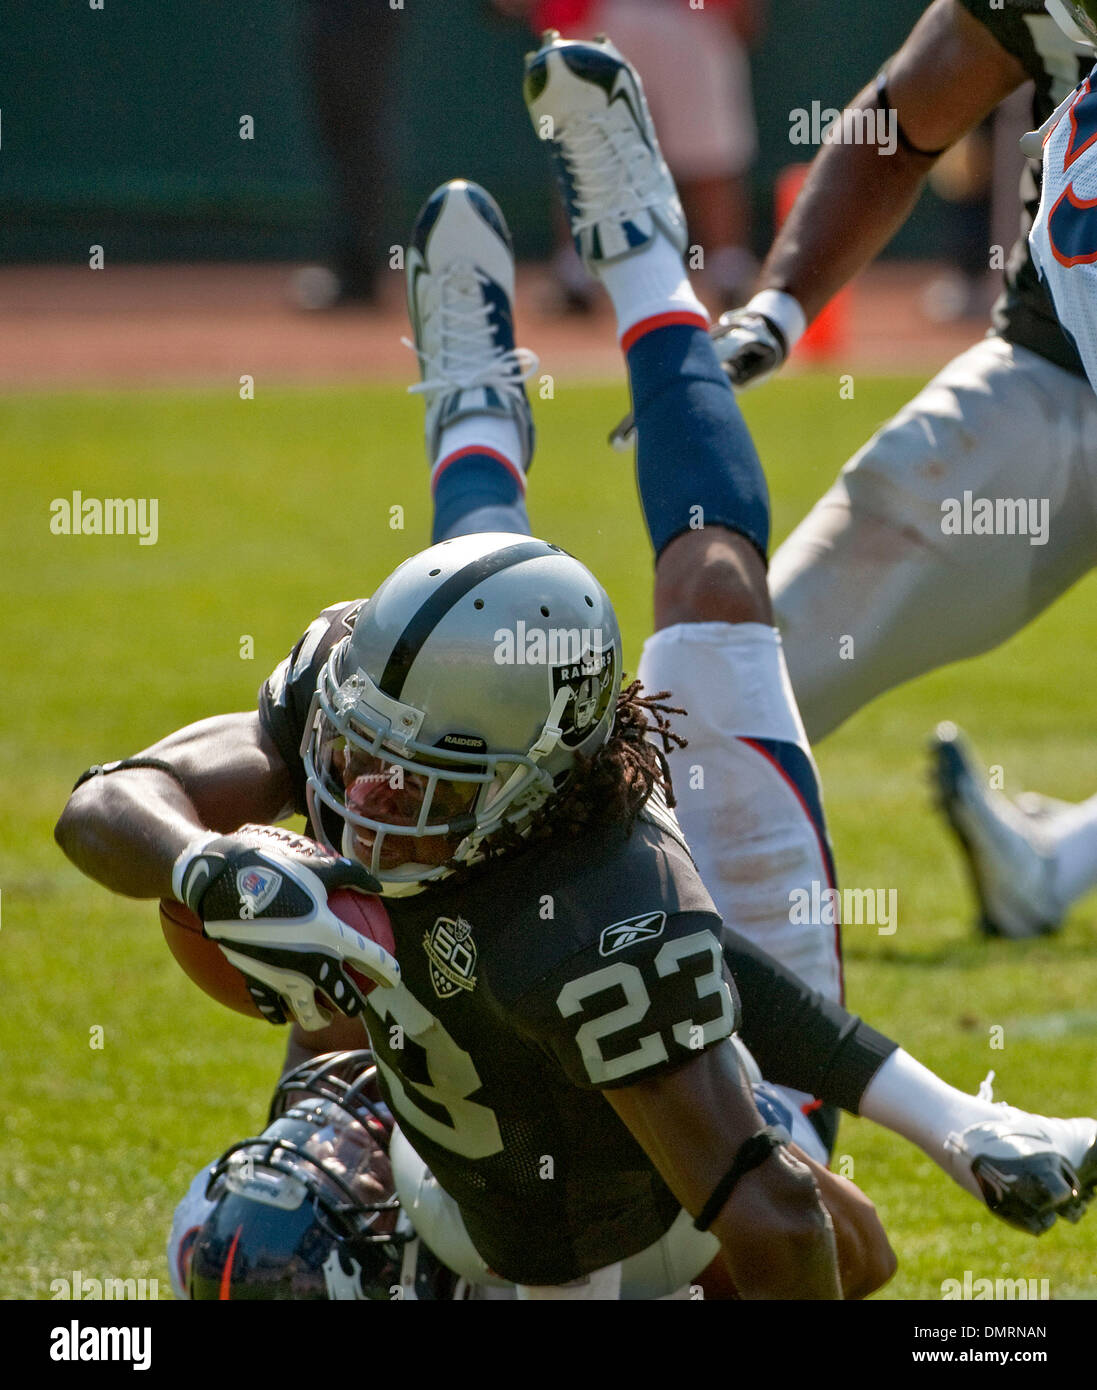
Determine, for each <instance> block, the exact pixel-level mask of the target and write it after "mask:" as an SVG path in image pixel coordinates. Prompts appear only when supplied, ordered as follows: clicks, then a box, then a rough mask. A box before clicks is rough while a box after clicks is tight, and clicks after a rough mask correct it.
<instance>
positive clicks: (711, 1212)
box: [693, 1125, 788, 1231]
mask: <svg viewBox="0 0 1097 1390" xmlns="http://www.w3.org/2000/svg"><path fill="white" fill-rule="evenodd" d="M787 1142H788V1141H787V1140H786V1138H785V1136H784V1135H783V1134H782V1133H781V1132H780V1131H779V1130H777V1129H775V1128H774V1126H773V1125H766V1127H765V1129H760V1130H759V1131H758V1133H757V1134H752V1135H751V1136H750V1138H749V1139H747V1140H746V1141H745V1142H744V1143H743V1144H741V1145H740V1146H739V1152H738V1153H737V1154H736V1155H735V1158H734V1159H733V1160H732V1164H731V1167H730V1168H729V1169H728V1170H727V1172H726V1173H725V1174H724V1176H723V1177H722V1178H721V1179H720V1181H719V1182H718V1183H717V1184H716V1186H715V1188H714V1189H713V1192H712V1196H711V1197H710V1198H709V1199H708V1201H707V1202H706V1203H705V1205H704V1207H703V1208H702V1210H701V1215H700V1216H699V1217H698V1218H697V1220H696V1221H695V1222H694V1223H693V1229H694V1230H695V1231H707V1230H708V1228H709V1227H710V1226H711V1225H712V1223H713V1222H714V1221H715V1220H716V1218H717V1217H718V1216H719V1215H720V1212H721V1211H722V1210H723V1207H724V1204H725V1203H726V1202H727V1200H728V1198H729V1197H730V1196H731V1194H732V1191H733V1190H734V1188H735V1184H736V1183H737V1182H738V1181H739V1179H740V1178H741V1177H744V1176H745V1175H746V1174H747V1173H749V1172H750V1171H751V1169H752V1168H757V1167H758V1166H759V1165H760V1164H762V1163H765V1161H766V1159H767V1158H768V1157H769V1156H770V1154H771V1153H772V1152H773V1150H774V1149H776V1148H777V1147H778V1146H779V1145H781V1144H785V1143H787Z"/></svg>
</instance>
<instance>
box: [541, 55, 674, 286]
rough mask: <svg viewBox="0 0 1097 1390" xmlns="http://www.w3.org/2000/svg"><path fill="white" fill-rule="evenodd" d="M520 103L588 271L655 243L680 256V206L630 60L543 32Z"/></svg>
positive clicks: (641, 88) (642, 92) (637, 77)
mask: <svg viewBox="0 0 1097 1390" xmlns="http://www.w3.org/2000/svg"><path fill="white" fill-rule="evenodd" d="M524 93H525V98H526V107H527V108H528V110H529V114H530V119H531V120H532V121H533V127H534V129H535V130H536V132H537V134H538V135H539V136H540V137H541V138H543V139H544V140H545V142H546V144H547V145H548V147H549V150H550V152H551V154H552V156H553V163H554V164H555V166H556V176H557V179H558V181H559V184H560V189H561V192H562V193H563V195H564V204H565V207H566V209H567V214H568V219H569V221H570V223H571V232H572V235H573V236H574V237H575V245H576V248H577V250H578V252H579V255H580V256H581V257H582V258H583V261H584V262H585V263H586V265H587V267H588V268H589V269H590V270H592V271H594V270H596V269H597V268H598V266H600V265H604V264H606V263H607V262H610V261H615V260H619V259H620V258H621V257H623V256H631V255H633V254H634V253H636V252H638V251H643V250H645V249H646V248H647V247H648V246H650V245H651V243H652V241H653V240H654V238H655V237H656V236H658V235H660V234H662V235H664V236H666V237H667V238H668V240H669V241H670V242H671V244H672V245H673V246H674V247H675V248H676V250H677V251H678V254H679V255H684V254H685V250H686V246H687V242H688V238H687V234H686V220H685V217H684V216H683V214H682V205H681V203H680V202H679V201H678V191H677V189H676V188H675V186H674V180H673V179H672V178H671V175H670V170H669V169H668V168H667V165H666V160H664V158H663V155H662V151H661V150H660V148H659V141H658V139H657V137H656V134H655V126H654V124H653V123H652V119H651V113H650V112H649V111H648V104H647V100H646V99H645V97H644V89H643V86H642V85H641V82H640V78H639V75H638V74H637V72H636V69H635V68H634V67H633V66H632V64H631V63H629V61H628V59H627V58H625V57H624V56H623V55H622V54H621V53H619V52H618V51H617V49H616V48H614V46H613V44H612V43H610V42H609V40H608V39H605V38H598V39H596V40H595V41H594V42H593V43H580V42H576V41H573V40H567V39H561V38H560V35H559V34H558V33H557V32H556V30H554V29H550V30H548V31H547V32H546V33H545V34H544V36H543V37H542V41H541V47H540V49H539V50H538V51H537V52H536V53H531V54H530V55H529V56H528V57H527V58H526V79H525V86H524Z"/></svg>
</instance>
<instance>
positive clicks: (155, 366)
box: [0, 264, 985, 391]
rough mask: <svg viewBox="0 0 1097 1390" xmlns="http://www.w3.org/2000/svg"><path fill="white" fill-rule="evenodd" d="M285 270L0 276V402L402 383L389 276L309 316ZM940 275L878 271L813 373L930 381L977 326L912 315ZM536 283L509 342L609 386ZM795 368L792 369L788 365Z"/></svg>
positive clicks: (521, 296) (409, 367)
mask: <svg viewBox="0 0 1097 1390" xmlns="http://www.w3.org/2000/svg"><path fill="white" fill-rule="evenodd" d="M295 269H297V267H294V266H287V265H165V266H116V267H109V266H108V267H107V268H105V269H103V270H91V269H75V268H71V267H57V266H48V267H38V266H25V267H24V266H16V267H6V268H2V269H0V390H8V391H12V390H26V389H47V390H48V389H61V388H94V387H103V386H165V385H174V384H187V385H191V384H202V383H211V384H212V383H216V382H223V381H224V380H225V379H226V378H229V379H232V380H233V381H236V380H238V379H239V377H241V376H243V375H245V374H247V375H250V376H252V377H254V379H255V382H256V386H257V387H258V386H259V385H260V383H262V382H268V383H272V382H278V383H285V382H295V383H315V382H324V381H339V382H354V381H362V380H367V381H374V380H411V379H412V378H413V377H414V376H415V373H416V365H415V360H414V358H413V356H412V354H411V353H410V352H409V351H408V350H407V349H405V348H403V347H401V346H400V339H401V337H402V336H407V333H408V326H407V319H406V316H405V313H404V307H403V301H402V297H401V296H402V278H403V277H402V276H399V275H396V274H393V276H392V282H391V284H390V285H388V286H386V288H385V293H384V296H383V303H382V304H381V306H380V307H379V308H377V309H374V310H369V311H352V310H347V309H340V310H329V311H326V312H309V311H304V310H300V309H297V308H295V307H294V306H293V304H292V302H291V297H290V284H291V279H292V275H293V272H294V270H295ZM939 274H940V267H934V266H927V265H917V266H912V265H905V266H904V265H898V266H897V265H890V264H889V265H884V266H881V267H878V268H873V269H872V270H870V271H868V272H866V273H865V275H863V276H862V277H861V279H860V280H859V281H858V282H857V283H856V284H855V285H854V287H853V289H852V290H851V291H850V292H849V295H848V299H847V306H846V313H845V326H844V330H843V331H841V332H840V335H839V336H840V342H839V344H838V345H837V346H836V348H835V349H834V350H833V351H832V352H831V353H830V354H828V355H827V356H826V357H825V358H823V359H822V361H823V362H824V363H825V365H827V366H828V367H829V368H832V369H833V370H835V371H838V372H844V371H857V370H860V371H868V370H876V371H914V372H923V371H924V372H929V371H932V370H934V369H935V368H936V367H938V366H940V365H942V364H943V363H944V362H945V361H947V360H948V358H949V357H951V356H953V355H955V353H957V352H958V351H961V350H962V349H963V348H965V347H968V346H970V345H971V344H972V343H973V342H974V341H975V340H976V339H977V338H979V337H981V336H982V334H983V333H984V332H985V320H983V319H965V320H960V321H958V322H954V323H950V324H946V325H941V324H934V323H932V322H930V320H929V319H928V318H927V316H926V314H925V312H924V310H923V308H922V297H923V293H924V290H925V287H926V285H927V284H928V283H929V282H930V281H931V280H932V279H933V278H934V277H935V276H936V275H939ZM549 299H550V287H549V285H548V282H547V280H546V276H545V272H544V271H543V270H542V269H540V268H538V267H528V268H526V267H523V268H522V269H521V270H520V271H519V280H518V307H517V316H518V328H519V342H520V343H523V344H527V345H529V346H531V347H533V348H534V349H535V351H536V352H537V353H538V354H539V355H540V357H541V360H542V370H544V371H547V372H551V373H558V374H559V375H561V376H564V377H576V376H579V377H603V376H614V375H616V374H617V373H618V372H619V371H620V369H621V367H620V357H619V354H618V351H617V348H616V346H615V342H614V334H613V322H612V316H611V314H610V311H609V308H608V305H607V306H606V307H604V308H603V309H601V310H600V311H599V312H597V313H595V314H592V315H589V316H581V317H575V316H570V317H567V318H562V317H560V316H559V315H557V314H553V313H551V312H549V311H548V309H547V304H548V301H549ZM798 356H802V355H801V354H798Z"/></svg>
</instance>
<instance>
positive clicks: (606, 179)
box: [554, 107, 666, 236]
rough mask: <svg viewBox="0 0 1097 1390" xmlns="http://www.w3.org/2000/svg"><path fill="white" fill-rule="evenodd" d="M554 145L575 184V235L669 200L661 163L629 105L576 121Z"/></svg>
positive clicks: (575, 119) (562, 133)
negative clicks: (637, 128) (638, 127)
mask: <svg viewBox="0 0 1097 1390" xmlns="http://www.w3.org/2000/svg"><path fill="white" fill-rule="evenodd" d="M554 143H555V144H556V145H557V146H558V148H559V152H560V156H561V158H562V159H563V161H564V164H565V166H566V168H567V172H568V176H569V178H570V179H571V182H572V188H573V202H574V204H575V218H574V219H573V221H572V226H571V230H572V233H573V234H574V235H575V236H578V235H579V233H580V232H581V231H584V230H585V229H586V228H587V227H593V226H595V225H596V224H597V223H598V222H603V221H618V220H622V219H624V218H629V217H634V216H635V215H636V214H637V213H639V212H644V211H646V210H647V209H648V208H649V207H652V206H654V205H656V204H658V203H661V202H663V201H665V198H666V190H665V188H664V187H663V183H662V170H661V169H660V167H659V162H658V161H657V160H656V159H655V158H654V156H653V155H652V152H651V150H650V149H649V148H648V146H647V145H646V144H644V142H643V140H642V139H641V138H640V137H639V135H638V132H637V130H636V126H635V124H634V123H633V121H632V118H631V117H630V116H629V114H628V112H627V111H625V110H624V108H623V107H617V108H616V109H611V110H609V111H605V112H599V113H596V114H593V115H589V116H577V117H575V118H574V119H573V120H571V121H569V123H568V126H567V129H566V130H563V131H560V132H559V134H557V136H556V137H555V140H554Z"/></svg>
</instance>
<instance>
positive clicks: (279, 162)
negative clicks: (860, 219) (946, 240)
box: [0, 0, 939, 264]
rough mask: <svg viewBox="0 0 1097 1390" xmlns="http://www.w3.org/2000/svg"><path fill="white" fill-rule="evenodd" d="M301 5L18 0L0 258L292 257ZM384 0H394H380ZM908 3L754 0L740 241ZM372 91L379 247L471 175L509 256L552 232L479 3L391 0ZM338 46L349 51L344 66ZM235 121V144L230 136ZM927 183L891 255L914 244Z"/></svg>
mask: <svg viewBox="0 0 1097 1390" xmlns="http://www.w3.org/2000/svg"><path fill="white" fill-rule="evenodd" d="M304 3H305V0H247V3H246V4H241V3H230V4H226V3H224V0H187V3H172V0H102V4H103V8H102V9H101V10H98V9H92V8H91V6H90V4H89V3H88V0H36V2H35V3H34V4H33V5H29V4H28V5H24V6H20V7H10V6H9V7H7V12H6V14H5V20H4V27H5V35H4V49H5V58H6V61H5V63H4V82H3V93H4V96H3V100H2V102H0V261H3V262H7V263H17V262H43V261H54V262H69V263H85V264H86V261H87V256H88V249H87V248H88V246H89V244H90V243H91V242H93V241H98V242H103V243H108V242H109V245H110V248H111V252H112V258H113V260H114V261H115V262H117V261H119V260H133V261H173V260H189V261H194V260H212V261H220V260H233V259H249V260H268V259H269V260H308V259H310V258H314V257H316V256H317V255H318V254H319V253H320V252H321V251H322V249H323V247H324V245H325V244H326V243H327V242H328V240H329V237H330V230H331V219H332V210H331V194H330V170H329V169H328V168H327V166H326V163H325V156H324V155H323V153H322V151H321V146H320V143H319V141H318V139H317V134H316V128H315V118H314V115H313V107H312V102H311V100H310V94H309V90H308V85H307V79H306V75H305V71H304V65H303V61H302V47H301V7H302V5H303V4H304ZM394 3H395V0H394ZM924 8H925V4H924V0H889V3H888V4H887V5H886V6H885V5H881V4H879V0H838V3H835V0H827V3H824V0H774V3H773V4H772V6H771V10H770V17H769V22H768V26H767V30H766V34H765V36H764V38H763V40H762V42H761V43H760V45H759V47H758V48H757V49H756V51H755V53H754V55H753V72H754V83H755V102H756V108H757V115H758V124H759V135H760V156H759V160H758V163H757V164H756V166H755V168H754V170H753V174H752V180H753V190H754V202H755V208H756V226H755V240H756V243H757V246H758V249H760V250H761V249H764V247H765V245H767V244H768V237H769V234H770V231H771V227H772V221H771V219H772V204H773V196H772V190H773V184H774V179H775V176H776V174H777V172H778V170H779V169H780V168H782V167H783V166H784V165H787V164H789V163H792V162H796V161H800V160H805V159H809V158H810V157H811V155H812V154H813V152H814V151H813V150H812V149H811V148H809V147H804V146H796V145H792V144H790V142H789V113H790V111H791V110H792V109H793V108H797V107H803V108H805V109H808V110H810V109H811V104H812V102H813V101H818V102H820V103H821V105H822V106H823V107H827V106H839V107H840V106H841V105H842V104H843V102H844V101H845V100H846V99H847V98H848V97H850V96H851V95H852V94H853V93H854V92H855V91H856V90H857V89H858V88H859V87H860V86H861V85H863V83H864V82H866V81H867V80H868V79H869V78H870V77H871V76H872V75H873V74H874V72H875V70H876V68H877V66H878V65H879V64H880V63H881V62H882V61H883V60H884V59H885V58H886V57H887V56H888V54H889V53H891V52H892V51H893V50H894V49H895V48H896V47H897V46H898V44H899V43H900V41H901V40H902V38H903V36H904V35H905V34H906V33H907V31H908V30H909V29H910V27H911V25H912V24H913V22H914V20H915V19H916V18H917V16H918V15H919V14H920V13H921V11H922V10H923V9H924ZM392 20H393V23H394V24H395V25H397V26H399V30H400V32H399V37H398V42H397V44H396V45H395V47H394V52H395V55H396V56H395V58H394V59H392V60H390V63H389V64H388V65H387V66H391V68H392V71H391V73H390V74H389V76H390V78H391V84H392V85H391V97H390V98H389V99H388V100H387V101H386V103H385V113H384V122H385V132H384V139H385V148H386V151H387V158H388V159H389V161H390V166H391V170H390V175H389V179H388V184H389V187H388V192H387V195H386V199H385V208H386V211H387V215H388V217H389V219H390V227H391V237H390V240H391V243H399V242H402V241H403V239H404V237H405V236H406V234H407V228H408V226H409V224H410V219H411V218H412V216H413V215H414V213H415V210H416V209H417V207H418V205H419V204H420V202H421V201H422V199H423V197H424V196H425V195H426V194H427V193H428V192H429V191H430V190H431V189H432V188H433V187H434V186H435V184H437V183H438V182H440V181H441V180H442V179H444V178H448V177H452V176H454V175H456V174H465V175H467V176H469V177H471V178H475V179H477V180H479V181H481V182H483V183H484V184H486V185H487V187H489V188H490V189H491V190H492V191H493V192H494V193H495V195H496V196H497V197H498V199H499V201H500V202H501V204H502V206H503V207H504V209H505V210H506V213H507V217H508V219H509V220H510V223H511V227H512V229H513V232H514V235H515V240H516V242H517V247H518V252H519V255H520V256H521V257H526V258H529V257H537V256H541V255H543V254H545V253H546V252H547V251H548V250H549V247H550V242H551V225H550V219H549V215H548V214H549V207H550V201H549V192H550V190H549V182H548V179H549V174H548V162H547V159H546V158H545V156H544V153H543V151H542V150H540V149H539V147H538V142H537V140H536V139H535V137H534V135H533V132H532V130H531V128H530V125H529V121H528V119H527V117H526V114H525V110H524V108H523V106H522V101H521V92H520V79H519V75H520V72H521V60H522V55H523V53H524V52H526V51H527V49H528V48H529V47H530V46H531V44H530V35H529V33H528V32H527V31H526V30H525V29H524V28H523V27H522V26H521V25H520V24H517V23H508V22H505V21H503V20H501V19H500V18H499V17H498V16H497V15H495V14H494V12H493V11H492V9H491V7H490V5H489V4H488V3H487V0H403V8H402V9H399V8H397V9H395V10H394V11H393V14H392ZM353 60H354V55H353V54H350V55H348V61H353ZM244 115H248V116H251V117H252V118H253V121H254V139H251V140H242V139H241V138H240V118H241V117H242V116H244ZM935 201H936V200H935V198H934V195H933V194H932V193H929V194H927V195H926V196H925V198H923V201H922V206H921V207H920V208H919V210H918V212H917V213H916V214H915V216H914V217H913V218H912V219H911V221H910V222H909V223H908V224H907V226H906V227H905V228H904V230H903V232H902V233H901V234H900V236H899V237H898V238H897V239H896V241H895V242H894V243H893V245H892V247H891V252H890V254H892V255H899V256H904V257H908V258H909V257H913V258H918V257H921V256H927V257H929V256H932V255H933V254H934V251H935V250H939V248H936V247H935V246H934V227H935V225H936V220H935V208H934V206H933V205H934V203H935Z"/></svg>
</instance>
